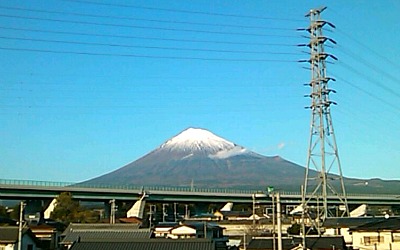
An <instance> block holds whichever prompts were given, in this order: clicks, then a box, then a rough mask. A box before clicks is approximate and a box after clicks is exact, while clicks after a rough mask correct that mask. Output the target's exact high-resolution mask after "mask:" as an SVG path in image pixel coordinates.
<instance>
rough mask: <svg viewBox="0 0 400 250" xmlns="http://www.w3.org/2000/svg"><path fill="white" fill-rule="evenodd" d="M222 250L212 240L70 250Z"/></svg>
mask: <svg viewBox="0 0 400 250" xmlns="http://www.w3.org/2000/svg"><path fill="white" fill-rule="evenodd" d="M93 249H101V250H126V249H129V250H154V249H163V250H220V249H221V250H222V249H226V248H216V246H215V243H214V242H213V241H212V240H211V239H178V240H172V239H136V240H130V241H124V242H120V241H110V242H79V241H78V242H75V243H74V244H73V245H72V246H71V248H70V250H93Z"/></svg>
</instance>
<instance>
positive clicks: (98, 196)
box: [0, 179, 400, 206]
mask: <svg viewBox="0 0 400 250" xmlns="http://www.w3.org/2000/svg"><path fill="white" fill-rule="evenodd" d="M62 192H71V193H72V195H73V197H74V198H76V199H79V200H83V201H109V200H112V199H115V200H119V201H136V200H138V199H139V198H140V197H141V196H142V194H143V193H146V201H148V202H186V203H189V202H199V203H200V202H204V203H226V202H233V203H252V202H253V194H257V193H258V194H260V193H263V192H262V191H259V190H233V189H207V188H190V187H143V186H137V187H135V186H116V185H115V186H114V185H113V186H104V185H103V186H89V185H83V184H78V183H66V182H49V181H33V180H6V179H0V199H14V200H34V199H53V198H55V197H56V196H57V195H59V194H60V193H62ZM264 193H265V192H264ZM280 197H281V203H282V204H283V205H285V204H286V205H298V204H300V203H301V194H300V193H296V192H285V191H280ZM256 199H257V203H262V204H271V203H272V199H271V197H269V196H267V197H262V198H261V197H258V198H256ZM347 199H348V203H349V205H354V206H356V205H361V204H368V205H381V206H384V205H388V206H399V205H400V193H399V195H390V194H386V195H385V194H348V196H347ZM315 202H317V201H315ZM328 202H329V203H330V204H332V205H335V204H336V203H337V202H338V200H337V198H336V196H329V197H328Z"/></svg>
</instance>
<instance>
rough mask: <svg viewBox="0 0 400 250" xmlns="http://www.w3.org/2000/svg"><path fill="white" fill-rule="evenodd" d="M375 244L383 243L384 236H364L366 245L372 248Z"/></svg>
mask: <svg viewBox="0 0 400 250" xmlns="http://www.w3.org/2000/svg"><path fill="white" fill-rule="evenodd" d="M375 243H383V236H364V245H366V246H370V245H373V244H375Z"/></svg>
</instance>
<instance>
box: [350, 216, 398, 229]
mask: <svg viewBox="0 0 400 250" xmlns="http://www.w3.org/2000/svg"><path fill="white" fill-rule="evenodd" d="M350 230H351V231H398V230H400V218H399V217H391V218H387V219H386V218H381V219H380V220H379V221H373V222H369V223H366V224H363V225H361V226H357V227H352V228H350Z"/></svg>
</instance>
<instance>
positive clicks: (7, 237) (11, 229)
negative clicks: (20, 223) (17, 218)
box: [0, 226, 35, 243]
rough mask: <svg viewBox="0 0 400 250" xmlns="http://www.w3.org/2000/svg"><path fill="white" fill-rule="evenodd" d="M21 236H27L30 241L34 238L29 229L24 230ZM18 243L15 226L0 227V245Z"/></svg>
mask: <svg viewBox="0 0 400 250" xmlns="http://www.w3.org/2000/svg"><path fill="white" fill-rule="evenodd" d="M22 234H28V235H29V236H30V237H31V238H32V239H35V236H34V235H33V234H32V232H31V230H30V229H29V228H26V227H25V228H24V229H23V231H22ZM17 241H18V227H16V226H4V227H0V243H15V242H17Z"/></svg>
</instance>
